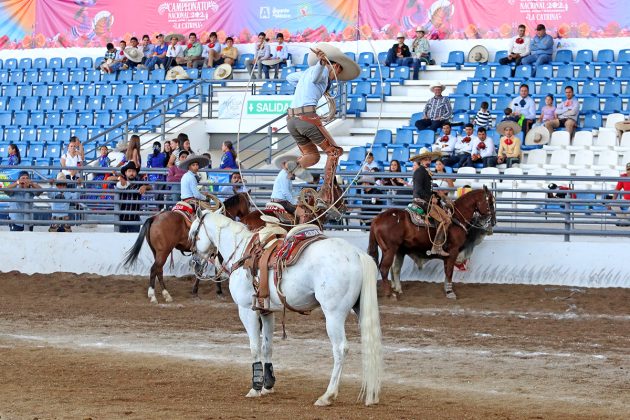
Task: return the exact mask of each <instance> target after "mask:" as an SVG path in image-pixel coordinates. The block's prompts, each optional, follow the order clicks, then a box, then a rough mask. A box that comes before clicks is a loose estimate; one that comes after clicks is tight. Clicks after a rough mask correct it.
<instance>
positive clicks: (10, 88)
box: [2, 85, 19, 98]
mask: <svg viewBox="0 0 630 420" xmlns="http://www.w3.org/2000/svg"><path fill="white" fill-rule="evenodd" d="M2 91H3V93H2V96H4V97H5V98H12V97H14V96H19V95H18V87H17V85H4V86H2Z"/></svg>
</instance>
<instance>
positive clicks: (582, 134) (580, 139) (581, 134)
mask: <svg viewBox="0 0 630 420" xmlns="http://www.w3.org/2000/svg"><path fill="white" fill-rule="evenodd" d="M592 145H593V133H592V132H591V131H578V132H577V133H575V136H573V144H572V145H570V146H569V147H567V150H584V149H588V148H590V147H591V146H592Z"/></svg>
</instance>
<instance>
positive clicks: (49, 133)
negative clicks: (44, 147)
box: [37, 127, 55, 143]
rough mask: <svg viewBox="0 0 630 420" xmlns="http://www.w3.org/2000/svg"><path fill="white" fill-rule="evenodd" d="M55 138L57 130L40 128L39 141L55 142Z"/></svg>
mask: <svg viewBox="0 0 630 420" xmlns="http://www.w3.org/2000/svg"><path fill="white" fill-rule="evenodd" d="M54 138H55V130H54V129H52V128H48V127H47V128H40V129H39V133H38V134H37V140H39V141H41V142H43V143H47V142H50V141H53V140H54Z"/></svg>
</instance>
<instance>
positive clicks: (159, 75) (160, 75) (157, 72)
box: [149, 69, 165, 82]
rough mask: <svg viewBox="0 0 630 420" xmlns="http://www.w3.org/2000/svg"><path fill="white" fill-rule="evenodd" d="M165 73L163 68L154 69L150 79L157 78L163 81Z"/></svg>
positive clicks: (156, 79)
mask: <svg viewBox="0 0 630 420" xmlns="http://www.w3.org/2000/svg"><path fill="white" fill-rule="evenodd" d="M164 73H165V71H164V70H163V69H159V70H152V71H151V74H150V76H149V80H155V81H159V82H161V81H162V80H164Z"/></svg>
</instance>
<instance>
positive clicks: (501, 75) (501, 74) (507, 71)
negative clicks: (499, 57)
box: [492, 66, 512, 80]
mask: <svg viewBox="0 0 630 420" xmlns="http://www.w3.org/2000/svg"><path fill="white" fill-rule="evenodd" d="M510 77H512V67H510V66H497V67H496V68H495V69H494V76H493V77H492V80H508V79H509V78H510Z"/></svg>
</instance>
